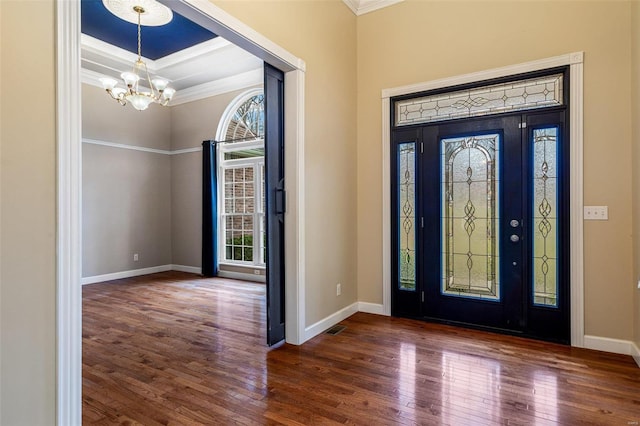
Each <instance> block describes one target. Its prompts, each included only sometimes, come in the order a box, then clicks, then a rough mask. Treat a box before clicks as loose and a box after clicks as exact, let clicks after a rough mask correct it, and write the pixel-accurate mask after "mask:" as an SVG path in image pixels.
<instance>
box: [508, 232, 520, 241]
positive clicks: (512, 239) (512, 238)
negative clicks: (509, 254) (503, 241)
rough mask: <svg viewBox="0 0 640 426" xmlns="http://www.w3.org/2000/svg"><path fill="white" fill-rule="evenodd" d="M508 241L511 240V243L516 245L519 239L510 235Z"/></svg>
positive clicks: (514, 235)
mask: <svg viewBox="0 0 640 426" xmlns="http://www.w3.org/2000/svg"><path fill="white" fill-rule="evenodd" d="M509 239H510V240H511V242H512V243H517V242H518V241H520V237H519V236H517V235H516V234H511V236H510V237H509Z"/></svg>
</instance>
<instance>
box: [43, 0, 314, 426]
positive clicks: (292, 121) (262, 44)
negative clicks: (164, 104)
mask: <svg viewBox="0 0 640 426" xmlns="http://www.w3.org/2000/svg"><path fill="white" fill-rule="evenodd" d="M159 1H160V2H161V3H164V4H167V5H168V6H169V7H171V8H172V9H173V10H175V11H176V12H178V13H180V14H181V15H183V16H185V17H186V18H188V19H191V20H193V21H194V22H196V23H198V24H199V25H201V26H203V27H205V28H207V29H209V30H211V31H213V32H214V33H216V34H218V35H220V36H223V37H224V38H225V39H227V40H229V41H230V42H232V43H234V44H236V45H238V46H239V47H242V48H244V49H245V50H247V51H248V52H250V53H252V54H254V55H256V56H257V57H259V58H260V59H262V60H264V61H265V62H268V63H270V64H272V65H274V66H275V67H277V68H279V69H281V70H282V71H284V72H285V82H284V84H285V108H284V109H285V119H286V120H285V129H284V138H285V146H286V149H285V167H286V168H287V170H288V172H287V173H288V175H287V179H286V181H285V190H286V191H287V193H288V197H287V204H288V206H287V213H286V222H285V223H286V225H285V226H286V229H285V235H286V239H285V257H286V270H285V276H286V284H285V285H286V295H285V305H286V309H285V311H286V316H287V323H286V331H285V333H286V341H287V343H291V344H296V345H299V344H302V343H304V340H305V313H306V310H305V220H304V213H305V211H304V205H305V203H304V101H305V69H306V64H305V62H304V61H303V60H302V59H300V58H298V57H296V56H294V55H293V54H291V53H289V52H288V51H286V50H285V49H284V48H282V47H280V46H279V45H277V44H276V43H274V42H272V41H271V40H269V39H267V38H266V37H264V36H262V35H261V34H259V33H258V32H256V31H255V30H253V29H252V28H251V27H249V26H247V25H245V24H243V23H242V22H241V21H239V20H238V19H236V18H234V17H233V16H231V15H230V14H228V13H226V12H225V11H224V10H222V9H220V8H219V7H217V6H215V5H213V4H212V3H210V2H209V1H208V0H159ZM55 6H56V111H57V117H56V120H57V129H56V132H57V135H56V139H57V226H56V233H57V242H56V250H57V259H56V343H57V347H56V381H57V382H56V408H57V409H56V418H57V424H59V425H80V424H82V287H81V275H82V268H81V265H82V145H81V141H82V121H81V119H82V117H81V111H82V101H81V76H80V25H81V19H80V2H79V1H69V0H56V4H55Z"/></svg>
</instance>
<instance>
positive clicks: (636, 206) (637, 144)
mask: <svg viewBox="0 0 640 426" xmlns="http://www.w3.org/2000/svg"><path fill="white" fill-rule="evenodd" d="M631 29H632V31H631V40H632V42H631V48H632V50H631V59H632V67H631V88H632V90H631V93H632V102H631V106H632V108H631V117H632V123H633V127H632V134H633V139H632V140H633V143H632V146H633V167H632V170H633V185H632V190H633V253H634V256H633V272H634V274H633V278H634V281H637V282H640V195H639V194H640V3H639V2H637V1H635V2H632V3H631ZM633 312H634V325H635V333H634V341H635V344H636V346H637V347H638V348H640V289H636V290H635V297H634V307H633ZM638 362H640V359H639V360H638Z"/></svg>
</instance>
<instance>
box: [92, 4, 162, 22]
mask: <svg viewBox="0 0 640 426" xmlns="http://www.w3.org/2000/svg"><path fill="white" fill-rule="evenodd" d="M102 4H104V7H106V8H107V10H108V11H109V12H111V13H113V14H114V15H116V16H117V17H118V18H120V19H124V20H125V21H127V22H131V23H132V24H137V23H138V12H137V11H136V7H138V8H142V10H144V12H142V13H141V14H140V15H139V16H140V25H144V26H146V27H159V26H161V25H165V24H168V23H169V22H171V20H172V19H173V11H172V10H171V9H169V8H168V7H167V6H165V5H163V4H161V3H158V2H157V1H156V0H102Z"/></svg>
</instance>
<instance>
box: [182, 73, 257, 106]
mask: <svg viewBox="0 0 640 426" xmlns="http://www.w3.org/2000/svg"><path fill="white" fill-rule="evenodd" d="M263 80H264V71H263V70H262V68H257V69H254V70H251V71H247V72H243V73H241V74H237V75H234V76H231V77H226V78H221V79H220V80H216V81H211V82H209V83H203V84H199V85H197V86H193V87H189V88H188V89H184V90H181V91H179V92H176V95H175V96H174V98H173V99H172V100H171V106H176V105H181V104H186V103H188V102H193V101H197V100H200V99H205V98H209V97H211V96H216V95H221V94H223V93H229V92H233V91H234V90H240V89H245V88H247V87H251V86H256V85H258V84H263Z"/></svg>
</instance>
